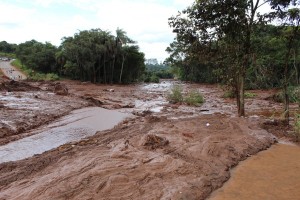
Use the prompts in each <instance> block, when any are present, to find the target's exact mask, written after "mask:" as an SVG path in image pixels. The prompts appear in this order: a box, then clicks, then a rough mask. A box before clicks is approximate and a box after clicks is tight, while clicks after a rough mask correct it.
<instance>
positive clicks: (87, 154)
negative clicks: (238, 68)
mask: <svg viewBox="0 0 300 200" xmlns="http://www.w3.org/2000/svg"><path fill="white" fill-rule="evenodd" d="M62 84H64V85H66V86H67V87H68V91H69V95H67V96H59V95H55V94H54V93H52V92H51V91H53V85H55V83H51V82H32V83H28V89H27V91H26V92H24V91H22V92H19V91H14V92H12V93H7V92H6V93H4V94H2V95H3V97H1V98H2V99H1V98H0V103H2V105H3V106H2V108H0V109H1V114H0V117H1V118H0V119H1V123H2V124H3V125H2V126H3V127H6V128H7V129H1V130H7V134H6V135H9V134H10V133H11V132H10V130H15V129H19V128H20V127H25V128H24V129H30V128H28V126H24V123H26V124H28V125H29V126H30V127H34V126H38V125H40V124H45V123H49V121H50V120H53V119H55V118H57V117H58V116H61V115H65V114H67V113H68V112H70V110H73V109H75V108H78V107H84V106H88V105H91V104H93V105H95V103H97V102H98V105H99V106H101V107H103V108H107V109H117V110H119V111H121V112H128V113H132V114H134V115H136V118H133V119H129V120H126V121H124V122H122V123H121V124H119V125H117V126H116V127H114V128H113V129H112V130H106V131H101V132H98V133H97V134H96V135H94V136H92V137H89V138H86V139H84V140H82V141H80V142H72V143H69V144H65V145H62V146H60V147H58V148H56V149H53V150H50V151H47V152H45V153H43V154H41V155H36V156H33V157H32V158H28V159H25V160H21V161H16V162H7V163H3V164H0V199H20V198H21V199H195V200H196V199H197V200H198V199H205V198H206V197H208V196H209V194H210V193H211V192H212V191H214V190H215V189H217V188H219V187H221V186H222V184H223V183H224V182H225V181H226V180H228V179H229V177H230V169H231V168H232V167H234V166H236V165H237V164H238V163H239V162H240V161H241V160H244V159H246V158H247V157H249V156H251V155H254V154H256V153H257V152H259V151H261V150H263V149H267V148H268V147H270V146H271V145H272V144H273V143H274V142H276V139H275V137H274V136H273V135H272V134H270V133H268V132H267V131H266V130H264V129H262V128H261V126H260V125H261V123H262V122H263V121H264V120H265V119H266V118H269V117H271V115H270V116H266V114H265V113H266V112H263V111H264V110H269V111H270V112H269V113H271V114H272V112H274V111H279V110H281V109H282V106H281V105H280V104H278V103H275V102H272V101H270V100H266V98H265V97H267V96H269V95H271V93H270V92H268V91H253V92H255V93H256V94H258V95H257V96H256V97H255V98H253V99H246V108H247V110H248V112H249V113H251V114H250V115H249V116H248V117H246V118H238V117H236V116H235V113H236V106H235V101H234V100H233V99H223V98H222V97H221V96H222V94H223V93H222V90H221V89H220V88H219V87H217V86H212V85H199V84H182V83H178V84H181V85H182V86H183V88H184V91H187V90H191V89H196V90H198V91H200V92H202V93H203V94H204V96H205V100H206V102H205V103H204V104H203V105H202V107H190V106H187V105H180V104H177V105H172V104H168V103H167V102H166V101H165V97H166V93H167V90H168V88H167V87H166V85H164V84H159V85H155V84H153V85H150V86H149V85H127V86H121V85H112V86H110V85H93V84H90V83H80V82H76V81H64V82H62ZM7 88H8V86H6V87H5V88H4V89H6V90H7ZM33 88H35V89H36V90H35V91H34V90H33ZM35 96H37V98H36V97H35ZM4 97H5V98H4ZM12 97H13V99H14V104H10V103H9V102H11V99H10V98H12ZM18 99H19V100H21V99H22V100H24V99H26V101H25V103H24V102H22V103H21V102H20V101H18ZM26 102H28V103H26ZM26 105H30V106H26ZM33 105H35V106H33ZM67 105H69V106H67ZM32 107H38V109H33V108H32ZM143 108H144V109H143ZM157 108H159V109H157ZM12 109H14V113H20V115H15V114H12V113H11V110H12ZM151 110H152V111H151ZM16 111H17V112H16ZM2 113H6V115H5V116H4V115H3V114H2ZM9 113H10V114H9ZM59 113H60V114H59ZM28 114H30V116H31V117H22V116H26V115H28ZM33 116H36V117H35V118H34V119H35V120H32V121H30V122H27V121H26V119H31V118H32V117H33ZM41 119H44V120H41ZM8 121H9V122H8ZM22 133H24V130H23V131H22V130H20V131H19V132H15V133H14V134H13V136H14V137H13V139H14V140H16V139H18V137H20V138H22V137H27V135H22ZM4 138H5V137H4ZM9 138H10V139H11V137H9ZM3 140H5V141H6V142H9V140H7V139H3Z"/></svg>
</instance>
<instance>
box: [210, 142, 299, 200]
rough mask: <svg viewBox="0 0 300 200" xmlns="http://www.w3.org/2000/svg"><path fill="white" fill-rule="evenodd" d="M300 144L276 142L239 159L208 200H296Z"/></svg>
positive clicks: (297, 196) (297, 197)
mask: <svg viewBox="0 0 300 200" xmlns="http://www.w3.org/2000/svg"><path fill="white" fill-rule="evenodd" d="M299 170H300V147H299V146H296V145H291V144H276V145H273V146H272V147H271V148H270V149H268V150H266V151H263V152H260V153H258V154H257V155H255V156H253V157H252V158H249V159H247V160H246V161H243V162H241V163H240V164H239V165H238V166H237V167H236V168H235V169H234V170H233V172H232V177H231V178H230V180H229V181H228V182H227V183H226V184H225V185H224V186H223V187H222V188H221V189H219V190H217V191H216V192H215V193H214V194H212V196H211V198H209V200H228V199H230V200H240V199H243V200H252V199H272V200H281V199H289V200H298V199H299V197H300V190H299V188H300V181H299V180H300V171H299Z"/></svg>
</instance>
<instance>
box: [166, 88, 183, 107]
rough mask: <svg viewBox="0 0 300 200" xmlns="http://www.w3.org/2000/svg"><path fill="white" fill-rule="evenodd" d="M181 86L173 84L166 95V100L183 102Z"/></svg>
mask: <svg viewBox="0 0 300 200" xmlns="http://www.w3.org/2000/svg"><path fill="white" fill-rule="evenodd" d="M182 91H183V89H182V87H180V86H179V85H174V86H173V87H172V89H171V91H170V93H169V94H168V96H167V100H168V101H169V102H170V103H182V102H183V94H182Z"/></svg>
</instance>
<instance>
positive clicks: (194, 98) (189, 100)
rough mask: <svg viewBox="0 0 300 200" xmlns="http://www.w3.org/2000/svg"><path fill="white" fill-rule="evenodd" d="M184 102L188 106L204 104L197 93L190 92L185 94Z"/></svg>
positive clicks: (200, 95) (194, 91)
mask: <svg viewBox="0 0 300 200" xmlns="http://www.w3.org/2000/svg"><path fill="white" fill-rule="evenodd" d="M184 102H185V103H186V104H188V105H190V106H200V105H201V104H203V103H204V98H203V96H202V94H200V93H199V92H198V91H196V90H191V91H189V92H188V93H187V96H186V97H185V99H184Z"/></svg>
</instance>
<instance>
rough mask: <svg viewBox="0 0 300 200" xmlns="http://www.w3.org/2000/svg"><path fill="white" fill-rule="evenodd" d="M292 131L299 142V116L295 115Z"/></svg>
mask: <svg viewBox="0 0 300 200" xmlns="http://www.w3.org/2000/svg"><path fill="white" fill-rule="evenodd" d="M294 131H295V136H296V139H297V141H300V114H295V123H294Z"/></svg>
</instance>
